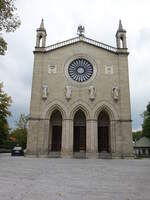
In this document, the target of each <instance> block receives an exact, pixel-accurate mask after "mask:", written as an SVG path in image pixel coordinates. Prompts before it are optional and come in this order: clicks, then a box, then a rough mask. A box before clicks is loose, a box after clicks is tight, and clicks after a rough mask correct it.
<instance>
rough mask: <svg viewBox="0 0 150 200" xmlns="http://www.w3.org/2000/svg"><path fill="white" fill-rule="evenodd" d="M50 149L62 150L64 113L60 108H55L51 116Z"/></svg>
mask: <svg viewBox="0 0 150 200" xmlns="http://www.w3.org/2000/svg"><path fill="white" fill-rule="evenodd" d="M49 131H50V133H49V134H50V135H49V140H50V141H49V146H50V151H53V152H61V146H62V145H61V144H62V114H61V112H60V111H59V110H58V109H54V110H53V111H52V113H51V117H50V130H49Z"/></svg>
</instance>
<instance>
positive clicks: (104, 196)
mask: <svg viewBox="0 0 150 200" xmlns="http://www.w3.org/2000/svg"><path fill="white" fill-rule="evenodd" d="M0 200H150V159H138V160H137V159H136V160H134V159H133V160H125V159H107V160H106V159H60V158H57V159H48V158H26V157H11V156H10V154H0Z"/></svg>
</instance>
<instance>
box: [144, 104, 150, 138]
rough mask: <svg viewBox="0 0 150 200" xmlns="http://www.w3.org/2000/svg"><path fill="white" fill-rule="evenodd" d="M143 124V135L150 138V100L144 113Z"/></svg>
mask: <svg viewBox="0 0 150 200" xmlns="http://www.w3.org/2000/svg"><path fill="white" fill-rule="evenodd" d="M143 117H144V120H143V124H142V133H143V136H146V137H149V138H150V102H149V103H148V105H147V107H146V110H145V111H144V113H143Z"/></svg>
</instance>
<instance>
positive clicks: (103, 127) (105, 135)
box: [97, 109, 111, 153]
mask: <svg viewBox="0 0 150 200" xmlns="http://www.w3.org/2000/svg"><path fill="white" fill-rule="evenodd" d="M97 129H98V138H97V139H98V152H99V153H101V152H107V153H108V152H110V149H111V148H110V143H111V142H110V117H109V114H108V112H107V111H106V110H104V109H103V110H101V111H100V112H99V115H98V118H97Z"/></svg>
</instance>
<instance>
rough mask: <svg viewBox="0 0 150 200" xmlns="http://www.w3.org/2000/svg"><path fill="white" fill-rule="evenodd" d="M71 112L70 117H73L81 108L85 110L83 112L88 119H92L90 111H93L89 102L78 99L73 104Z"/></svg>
mask: <svg viewBox="0 0 150 200" xmlns="http://www.w3.org/2000/svg"><path fill="white" fill-rule="evenodd" d="M70 110H71V112H70V119H73V118H74V116H75V113H76V112H77V111H78V110H81V111H83V113H84V114H85V116H86V119H90V111H91V108H90V107H89V105H88V104H86V103H85V102H81V101H78V102H76V103H75V104H73V105H72V106H71V109H70Z"/></svg>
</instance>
